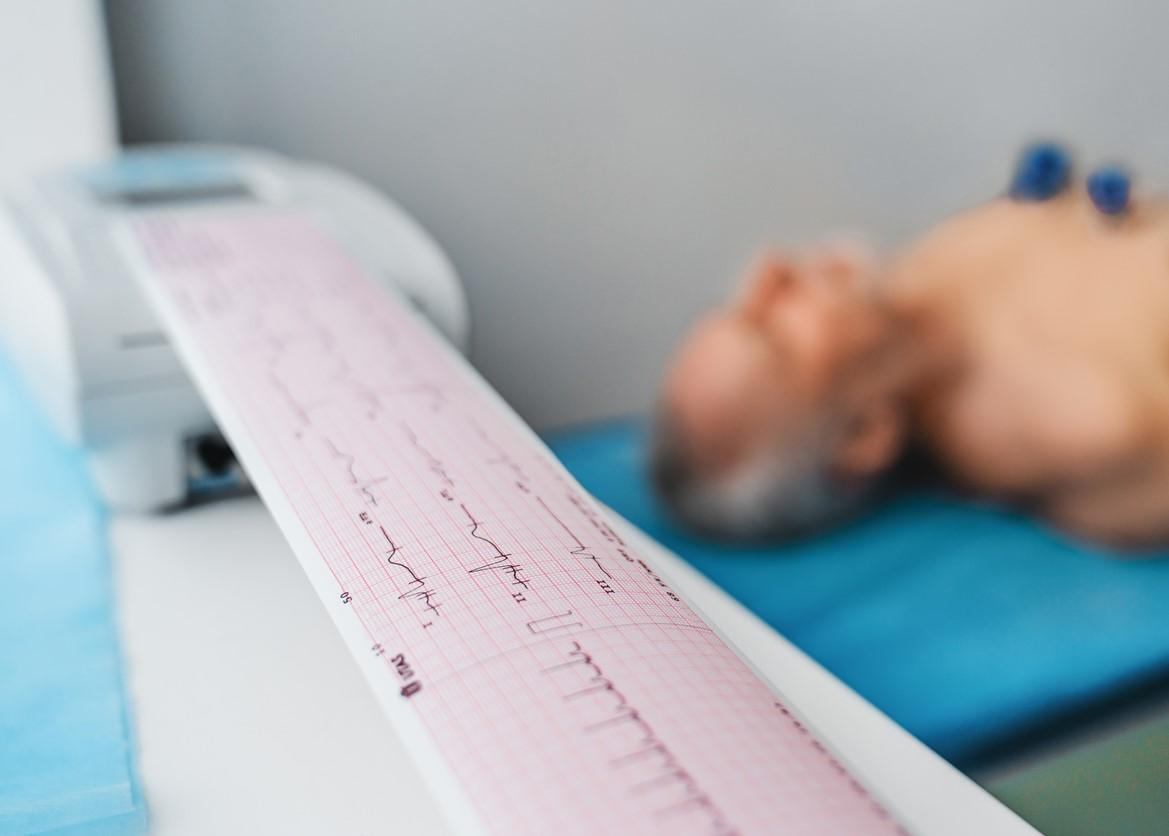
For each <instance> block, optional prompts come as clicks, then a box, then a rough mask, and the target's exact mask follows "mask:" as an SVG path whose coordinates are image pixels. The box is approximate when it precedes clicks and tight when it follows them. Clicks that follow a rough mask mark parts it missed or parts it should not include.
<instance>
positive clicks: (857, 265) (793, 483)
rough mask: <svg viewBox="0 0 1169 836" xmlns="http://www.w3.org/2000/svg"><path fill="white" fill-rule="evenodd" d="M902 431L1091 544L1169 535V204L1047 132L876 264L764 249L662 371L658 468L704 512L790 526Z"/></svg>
mask: <svg viewBox="0 0 1169 836" xmlns="http://www.w3.org/2000/svg"><path fill="white" fill-rule="evenodd" d="M910 441H916V442H919V443H921V444H922V445H923V446H924V447H925V448H926V449H927V450H929V451H930V452H931V453H932V454H933V455H934V457H936V459H937V460H938V461H939V462H940V463H941V464H942V465H943V467H945V468H946V469H947V470H948V471H949V473H950V474H951V475H952V477H953V478H954V479H955V480H956V481H957V482H958V483H960V484H961V485H964V486H966V487H968V488H970V489H972V490H974V491H976V492H979V493H981V494H984V495H987V496H991V497H996V498H1000V499H1003V500H1007V501H1010V502H1013V503H1016V504H1019V505H1022V506H1025V507H1027V508H1029V509H1032V510H1034V511H1035V512H1037V513H1039V514H1040V515H1042V516H1044V517H1046V518H1048V519H1050V520H1051V521H1053V522H1054V523H1055V524H1057V525H1059V526H1062V527H1064V528H1066V529H1068V530H1071V531H1073V532H1077V533H1079V534H1081V535H1083V536H1086V537H1088V538H1092V539H1096V540H1099V541H1103V542H1107V543H1111V544H1116V545H1144V544H1154V543H1164V542H1169V203H1162V202H1155V201H1153V200H1142V201H1130V199H1129V194H1128V183H1127V180H1126V178H1125V177H1124V175H1123V174H1122V173H1121V172H1119V171H1118V170H1116V169H1100V170H1097V172H1095V173H1094V174H1093V175H1092V176H1091V177H1090V178H1089V179H1088V182H1087V185H1086V186H1085V185H1083V184H1077V183H1074V182H1072V178H1071V176H1070V164H1069V162H1068V160H1067V156H1066V154H1064V153H1063V152H1062V150H1061V149H1059V148H1058V147H1055V146H1036V147H1033V148H1031V149H1028V151H1027V152H1025V153H1024V155H1023V157H1022V158H1021V161H1020V167H1019V169H1018V171H1017V172H1016V179H1015V183H1014V185H1013V186H1012V190H1011V197H1008V198H1003V199H999V200H995V201H992V202H990V203H988V204H985V205H983V206H979V207H977V208H975V209H972V210H969V211H967V212H964V213H961V214H959V215H957V216H955V217H953V218H951V219H949V220H947V221H944V222H943V223H941V224H940V225H939V226H937V227H936V228H934V229H933V230H931V231H930V232H929V233H928V234H926V235H925V236H924V237H923V238H921V239H920V240H919V241H917V242H916V243H915V244H914V245H912V246H911V247H910V248H909V249H908V250H907V251H906V252H904V253H902V254H901V255H900V256H898V257H897V258H895V259H893V260H892V261H891V262H890V263H888V264H886V265H883V266H882V265H877V264H875V263H872V262H871V261H870V260H868V259H866V258H865V257H864V256H863V255H861V254H860V253H856V252H851V251H848V250H845V249H841V248H839V247H838V248H829V249H825V250H821V251H818V252H810V253H806V254H804V255H802V256H800V257H795V256H790V255H785V254H780V253H775V252H768V253H764V254H763V255H761V256H759V257H758V259H757V260H756V261H755V263H754V266H752V267H751V268H750V270H749V272H748V275H747V277H746V281H745V283H744V285H743V287H742V290H741V292H740V293H739V294H738V295H737V296H736V297H735V298H734V299H733V300H732V301H731V302H730V303H729V304H727V305H726V306H725V307H723V308H721V309H719V310H717V311H715V312H713V313H711V314H710V315H708V316H707V317H706V318H705V319H703V320H702V321H701V322H700V323H698V325H697V326H696V327H695V328H694V329H693V330H692V332H691V333H690V334H689V335H688V336H687V337H686V339H685V341H684V342H683V344H682V345H681V346H680V348H679V349H678V351H677V354H676V356H675V357H674V359H673V361H672V363H671V365H670V367H669V370H668V372H667V374H666V378H665V381H664V385H663V390H662V397H661V409H660V413H659V421H658V428H657V438H656V442H655V449H654V458H653V475H654V478H655V482H656V483H657V485H658V488H659V490H660V492H661V493H662V495H663V496H664V497H665V498H666V500H667V501H668V503H669V504H670V505H671V506H672V507H673V508H674V509H675V510H676V511H677V512H678V513H679V514H681V515H682V516H683V517H685V518H686V519H688V520H689V521H691V522H692V523H693V524H695V525H697V526H699V527H702V528H705V529H707V530H710V531H714V532H718V533H724V534H732V535H741V536H758V535H767V534H785V533H788V534H790V533H799V532H803V531H807V530H811V529H815V528H818V527H821V526H824V525H826V524H830V523H832V522H833V521H835V520H838V519H840V518H841V517H843V516H845V515H847V514H848V513H849V512H850V511H851V510H852V509H853V508H854V507H856V506H857V504H858V503H860V502H862V501H863V499H864V498H865V496H866V495H867V494H868V493H869V491H870V489H871V487H872V486H873V485H874V484H875V483H876V482H877V481H878V480H879V478H880V477H881V476H882V474H884V473H885V472H887V471H888V470H889V469H890V468H891V467H892V465H893V464H894V463H895V462H896V461H897V460H898V458H899V457H900V455H901V454H902V452H903V450H904V449H905V447H906V445H907V443H909V442H910Z"/></svg>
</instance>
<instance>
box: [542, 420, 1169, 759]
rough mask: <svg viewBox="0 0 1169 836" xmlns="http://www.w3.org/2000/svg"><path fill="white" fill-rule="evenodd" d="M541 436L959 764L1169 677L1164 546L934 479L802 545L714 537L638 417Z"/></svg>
mask: <svg viewBox="0 0 1169 836" xmlns="http://www.w3.org/2000/svg"><path fill="white" fill-rule="evenodd" d="M547 440H548V442H549V444H550V445H551V447H552V449H553V451H554V452H555V453H556V454H557V455H558V456H559V457H560V459H561V460H562V461H563V462H564V464H565V466H566V467H567V468H568V469H569V470H570V471H571V472H572V473H573V474H574V475H575V476H576V477H577V478H578V479H579V480H580V481H581V482H582V483H583V484H584V486H585V487H586V488H587V489H588V490H589V491H591V492H592V493H593V494H594V495H595V496H596V497H597V498H598V499H599V500H601V501H602V502H604V503H606V504H608V505H609V506H610V507H611V508H613V510H615V511H616V512H617V513H619V514H621V515H622V516H624V517H625V518H626V519H628V520H629V521H630V522H632V523H633V524H634V525H636V526H638V527H639V528H641V529H642V530H644V531H645V532H646V533H647V534H649V535H650V536H652V537H654V538H655V539H657V540H658V541H660V542H661V543H662V544H663V545H665V546H667V547H669V548H670V549H672V550H673V551H675V552H676V553H677V554H679V555H681V556H682V557H683V558H685V559H686V560H688V561H689V562H690V563H692V564H693V565H694V566H695V567H697V568H698V569H699V570H700V571H702V572H704V573H705V574H706V575H707V576H709V577H710V578H711V579H712V580H713V581H715V582H716V583H718V584H719V585H720V586H722V587H723V588H724V589H726V590H727V592H729V593H730V594H731V595H733V596H734V597H735V598H737V599H738V600H739V601H740V602H742V603H743V604H744V605H745V606H747V607H748V608H749V609H751V610H752V611H754V612H755V613H756V614H757V615H758V616H759V617H760V618H762V619H763V620H764V621H766V622H767V623H768V624H770V625H771V626H772V627H774V628H775V629H776V630H778V631H779V632H780V633H782V634H783V635H784V636H786V637H787V638H788V639H790V640H791V641H793V642H794V643H795V644H796V645H798V646H799V647H800V648H802V649H803V650H804V651H805V652H806V653H808V654H809V655H810V656H812V657H813V658H815V659H816V660H817V661H819V662H820V663H821V664H822V665H824V666H825V667H826V668H827V669H828V670H830V671H832V672H833V673H834V674H836V675H837V676H838V677H840V679H842V680H844V681H845V682H847V683H848V684H849V685H851V686H852V687H853V688H854V689H855V690H857V691H858V692H860V693H861V694H862V695H863V696H865V697H866V698H867V699H868V700H869V701H871V702H872V703H873V704H875V705H876V706H877V707H878V708H880V709H882V710H883V711H884V712H886V713H887V714H888V715H889V716H891V717H892V718H893V719H894V720H896V721H897V722H898V723H900V724H901V725H903V726H904V727H905V728H907V729H908V730H909V731H910V732H912V733H913V734H914V735H916V736H917V737H919V738H920V739H921V740H923V741H924V742H925V743H926V744H927V745H929V746H931V747H932V748H934V749H935V750H936V751H938V752H939V753H940V754H942V755H943V756H945V757H947V758H949V759H950V760H952V761H955V762H958V763H960V764H961V763H969V762H971V760H972V759H974V760H977V759H979V758H980V757H982V756H984V755H985V753H987V752H989V751H993V750H1000V751H1001V750H1002V748H1003V747H1004V745H1005V744H1009V743H1010V741H1011V740H1017V739H1019V738H1020V737H1022V736H1024V735H1027V734H1029V733H1032V732H1033V731H1034V730H1035V729H1038V728H1041V727H1045V726H1049V725H1051V724H1052V723H1053V722H1054V721H1057V720H1059V719H1060V718H1063V717H1069V716H1072V715H1076V714H1081V713H1083V712H1084V711H1085V710H1087V709H1090V708H1091V707H1092V706H1098V705H1100V704H1101V703H1103V702H1105V701H1108V700H1110V699H1112V698H1114V697H1115V695H1117V694H1118V693H1123V692H1130V691H1132V690H1134V689H1136V688H1138V687H1146V686H1147V684H1148V683H1151V682H1155V681H1161V680H1163V679H1164V678H1165V677H1166V676H1169V560H1158V559H1143V560H1131V559H1130V560H1119V559H1117V558H1116V557H1115V556H1111V557H1110V556H1109V555H1108V553H1106V552H1104V551H1102V550H1099V549H1095V548H1092V547H1089V546H1086V545H1083V544H1080V543H1077V542H1073V541H1071V540H1069V539H1067V538H1065V537H1062V536H1060V535H1058V534H1056V533H1054V532H1052V531H1050V530H1048V529H1046V528H1044V527H1042V526H1040V525H1038V524H1037V523H1035V522H1033V521H1030V520H1027V519H1024V518H1021V517H1019V516H1016V515H1013V514H1010V513H1007V512H1004V511H1002V510H998V509H995V508H991V507H987V506H982V505H978V504H975V503H972V502H970V501H967V500H962V499H959V498H956V497H954V496H953V495H950V494H948V493H946V492H944V491H943V490H941V489H937V488H918V489H907V490H905V491H902V492H900V493H895V494H894V495H893V496H891V497H890V498H889V499H888V500H886V501H884V502H883V503H881V504H880V506H879V507H877V508H875V509H874V510H873V511H872V512H871V513H869V514H868V515H867V516H865V517H863V518H861V519H858V520H856V521H854V522H852V523H850V524H848V525H846V526H845V527H843V528H841V529H840V530H838V531H835V532H832V533H829V534H826V535H823V536H819V537H815V538H812V539H808V540H805V541H801V542H796V543H789V544H781V545H770V546H761V545H733V544H727V543H719V542H714V541H711V540H707V539H703V538H701V537H698V536H694V535H691V534H688V533H686V532H685V531H682V530H680V529H679V528H678V527H677V526H676V525H675V524H673V523H672V522H671V521H670V520H669V519H668V518H667V516H666V515H665V513H664V511H663V510H662V509H661V508H660V507H659V506H658V505H657V503H656V502H655V500H654V497H653V494H652V491H651V489H650V487H649V485H648V483H647V479H646V477H645V474H644V466H643V463H644V458H645V446H646V445H645V441H646V432H645V426H644V424H643V423H641V422H639V421H635V420H626V421H617V422H612V423H605V424H601V425H598V426H594V427H589V428H582V429H577V430H568V431H564V432H560V433H557V434H553V435H552V436H550V437H549V438H548V439H547ZM1164 556H1165V557H1169V552H1166V553H1165V554H1164Z"/></svg>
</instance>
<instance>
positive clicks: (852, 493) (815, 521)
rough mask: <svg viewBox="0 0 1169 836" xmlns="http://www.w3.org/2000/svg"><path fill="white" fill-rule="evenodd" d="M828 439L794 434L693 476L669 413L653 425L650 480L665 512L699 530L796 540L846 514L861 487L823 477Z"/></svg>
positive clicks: (859, 497) (855, 503) (826, 472)
mask: <svg viewBox="0 0 1169 836" xmlns="http://www.w3.org/2000/svg"><path fill="white" fill-rule="evenodd" d="M828 449H829V444H828V434H827V433H825V432H823V431H820V432H805V433H801V434H800V435H799V436H798V437H797V438H795V439H790V438H789V439H788V441H787V443H785V444H784V445H783V446H782V447H780V446H775V447H772V448H771V449H768V450H765V451H761V452H760V453H759V454H758V455H756V456H754V457H753V458H751V459H750V460H747V461H744V462H743V463H742V464H740V465H739V466H738V467H736V468H734V469H733V470H732V471H730V472H729V473H727V474H725V475H722V476H717V477H715V476H709V475H706V474H703V473H700V472H698V470H697V469H695V468H694V466H693V464H692V463H691V457H690V454H689V451H688V449H687V445H686V441H685V438H684V436H683V435H682V434H680V433H679V432H678V431H677V429H676V427H675V426H674V424H673V422H672V421H671V420H670V419H669V416H668V415H664V414H663V415H659V417H658V419H657V421H656V422H655V424H654V433H653V441H652V446H651V454H650V474H651V478H652V481H653V483H654V486H655V487H656V489H657V491H658V494H659V495H660V496H661V498H662V499H663V500H664V501H665V503H666V505H667V506H668V507H669V508H670V510H671V511H672V512H673V513H674V514H675V515H676V516H678V517H679V518H680V519H681V520H682V521H684V522H685V523H686V524H688V525H689V526H691V527H692V528H695V529H697V530H699V531H701V532H704V533H707V534H713V535H717V536H720V537H730V538H735V539H759V538H764V537H797V536H801V535H806V534H809V533H812V532H815V531H818V530H822V529H824V528H826V527H827V526H829V525H832V524H834V523H837V522H839V521H841V520H842V519H844V518H846V517H848V516H850V515H851V514H853V513H854V512H855V511H856V509H857V507H858V506H859V504H860V502H861V500H862V499H863V498H864V496H866V495H867V494H868V486H865V485H851V484H842V483H841V481H840V480H839V479H837V478H834V476H833V475H832V473H831V472H830V470H829V468H828V465H827V459H828V452H827V451H828Z"/></svg>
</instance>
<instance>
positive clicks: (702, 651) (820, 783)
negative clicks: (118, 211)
mask: <svg viewBox="0 0 1169 836" xmlns="http://www.w3.org/2000/svg"><path fill="white" fill-rule="evenodd" d="M134 239H135V241H136V249H137V250H138V251H139V253H140V254H141V256H142V258H143V260H144V263H145V264H146V269H145V271H144V272H145V274H146V275H145V276H144V280H145V281H146V282H148V283H150V284H149V287H148V290H149V291H150V294H151V295H152V297H153V298H154V299H155V301H156V303H157V304H158V305H159V307H160V309H161V311H162V313H163V315H164V317H163V318H164V320H165V321H166V323H167V324H168V327H169V328H170V329H171V331H172V337H174V338H175V342H176V343H177V344H178V347H179V349H180V353H182V354H183V356H184V360H185V361H186V363H187V365H188V367H189V368H190V369H191V371H192V373H193V375H194V377H195V378H196V380H197V381H198V382H199V383H200V385H201V388H203V389H204V392H205V394H206V395H207V397H208V399H209V401H210V405H211V408H212V410H213V412H215V414H216V416H217V418H218V419H219V420H220V422H221V424H222V425H223V426H224V428H225V430H226V431H227V433H228V435H229V437H230V440H231V441H232V442H233V444H234V445H235V447H236V449H237V451H238V452H239V453H240V455H241V458H242V460H243V464H244V466H245V468H246V469H247V470H248V471H249V473H251V474H252V476H253V481H255V482H256V483H257V485H259V486H260V488H261V492H262V493H263V494H264V498H265V500H267V501H268V503H269V505H270V507H272V508H273V511H274V513H276V516H277V521H278V522H279V523H280V524H281V526H282V527H283V528H284V529H285V533H286V534H288V536H289V539H290V541H291V542H292V543H293V546H294V549H295V550H296V551H297V555H298V558H299V559H300V560H301V561H302V563H303V564H304V565H305V568H306V570H307V571H308V573H309V576H310V578H312V579H313V582H314V584H315V585H316V587H317V592H318V594H319V595H320V596H321V598H322V600H323V601H324V602H325V604H326V606H328V607H330V608H331V609H332V612H333V615H334V617H335V618H336V619H337V620H338V624H339V626H341V627H342V632H343V633H344V634H346V636H347V637H349V644H350V649H351V650H352V651H353V652H354V654H355V655H357V656H358V659H359V661H360V662H361V663H362V666H363V669H364V670H365V672H366V674H367V677H368V678H369V679H370V682H371V685H372V686H373V687H374V689H375V691H376V692H377V693H378V696H379V698H380V699H381V701H382V703H383V705H385V706H386V709H387V712H388V713H389V714H390V717H391V719H393V720H394V721H395V722H396V723H398V724H399V728H400V729H403V728H407V729H419V730H421V733H422V737H423V738H424V739H425V740H426V741H428V744H427V745H429V746H432V747H433V750H434V752H435V753H436V754H437V756H438V757H437V759H434V760H431V761H426V762H428V763H440V764H441V767H436V769H435V771H436V772H442V774H441V775H438V774H435V775H432V776H431V778H432V780H433V781H434V782H435V786H436V787H438V788H439V791H440V792H441V790H442V788H443V787H449V786H452V785H454V786H459V787H461V788H462V791H463V793H464V794H463V795H462V796H461V797H462V798H465V799H466V801H467V803H468V805H469V807H470V808H471V809H470V810H469V812H468V815H467V816H463V817H460V818H459V819H458V820H459V821H463V822H466V821H468V820H475V821H477V822H478V823H479V824H480V825H481V826H482V827H483V828H484V829H485V830H487V831H489V832H498V833H532V834H537V833H551V832H557V833H564V834H574V833H670V834H687V833H694V834H731V833H793V834H843V833H849V834H862V833H874V834H878V833H879V834H884V833H897V832H900V831H899V827H898V826H897V824H896V823H895V822H894V821H893V819H892V818H891V817H890V816H889V815H888V814H887V813H886V812H885V810H884V809H882V808H881V806H880V805H879V804H877V803H876V802H875V801H874V799H873V798H871V797H870V796H869V795H868V793H867V792H866V791H865V790H864V789H863V788H862V787H861V785H860V784H859V783H858V782H857V781H856V780H855V779H854V778H853V777H852V776H851V775H849V774H848V772H847V771H846V770H845V769H844V767H842V766H841V765H840V764H839V763H838V762H837V761H836V760H835V759H834V758H833V757H832V756H831V755H830V754H829V752H828V750H827V749H826V747H824V746H823V745H822V744H821V743H820V742H819V741H818V740H816V739H815V738H814V737H813V736H812V735H811V733H810V732H809V731H808V730H807V729H805V728H804V727H803V726H802V725H801V724H800V723H799V721H798V720H797V719H796V717H795V716H794V714H793V713H792V712H791V711H790V710H789V708H788V707H786V706H784V705H783V704H782V703H781V702H779V701H777V699H776V697H775V695H774V694H772V693H771V691H770V690H769V689H768V687H767V686H766V685H765V684H764V683H763V682H761V681H760V680H759V679H758V678H757V677H756V676H755V675H754V674H753V673H752V672H751V670H750V669H749V668H748V667H747V666H746V665H745V664H744V663H743V662H742V661H741V660H740V659H739V658H738V657H737V656H736V655H735V653H734V652H733V651H732V650H731V649H730V648H728V647H727V646H726V645H725V644H724V643H723V642H722V640H721V639H720V638H719V637H718V636H717V635H716V634H715V633H714V631H712V630H711V629H710V627H708V626H707V625H706V624H705V623H704V622H703V621H702V620H701V618H699V617H698V616H697V615H696V614H695V613H694V612H693V611H692V610H691V609H689V608H688V607H687V606H686V605H685V604H684V603H683V602H682V601H681V599H680V598H679V596H678V595H677V594H676V593H674V591H673V590H671V589H670V587H669V584H668V583H667V582H666V581H665V580H664V579H662V578H661V577H660V576H659V575H658V573H657V572H656V571H655V570H654V569H653V567H652V566H651V565H650V564H649V563H647V562H646V561H645V560H644V559H642V558H641V557H639V556H637V555H636V554H635V553H633V551H632V550H631V549H630V548H629V547H628V545H627V544H626V543H624V542H623V541H622V539H621V537H620V536H619V535H618V534H617V532H616V531H615V530H614V529H613V528H612V527H611V526H610V525H609V524H608V523H607V522H606V521H605V518H604V514H603V513H602V512H601V511H600V509H599V508H598V507H597V506H596V504H595V503H594V502H593V501H592V500H591V499H590V498H589V497H588V496H587V495H586V494H584V492H583V491H582V490H581V489H580V488H579V487H578V486H577V485H576V484H575V483H574V482H573V481H572V479H571V477H569V476H567V474H566V473H564V471H563V470H562V469H561V468H560V467H559V466H558V465H557V464H556V463H555V462H554V460H553V459H552V458H551V455H550V454H549V453H548V452H547V450H546V449H544V448H543V447H542V446H541V445H540V444H539V443H538V442H537V441H536V440H535V439H534V437H532V436H531V435H530V433H529V432H528V431H527V430H526V428H524V427H523V426H522V424H521V423H520V422H519V419H517V418H516V417H515V416H514V414H512V413H511V412H510V411H509V410H508V409H507V407H506V406H505V405H504V404H503V402H502V401H501V400H499V399H498V397H497V396H495V395H494V393H492V392H491V391H490V390H489V389H488V388H487V387H486V386H485V385H484V384H483V383H482V382H481V381H480V380H478V379H477V378H476V376H475V374H474V372H473V371H471V370H470V368H469V367H468V366H466V364H465V363H464V362H463V361H462V359H461V358H459V357H457V355H456V354H455V353H454V352H453V350H451V349H450V348H449V347H448V346H446V345H444V344H443V343H442V341H441V338H440V337H438V336H437V335H436V334H435V332H434V331H433V330H432V329H431V328H430V327H429V326H428V325H427V324H426V323H425V322H423V321H421V320H420V319H419V318H418V316H417V315H416V314H415V313H413V312H412V311H411V310H409V308H408V307H407V306H406V305H405V304H403V303H402V302H400V301H399V299H398V298H397V296H396V295H395V294H394V293H392V292H390V291H389V290H388V289H386V288H384V287H380V286H378V285H377V284H376V283H375V282H374V280H372V279H371V278H370V277H369V276H368V275H367V274H366V273H364V272H363V270H362V269H361V268H360V267H358V266H357V265H356V264H355V263H354V262H353V261H351V260H350V259H349V258H348V257H347V256H346V255H345V253H344V252H343V251H342V250H341V249H340V248H339V247H338V246H337V245H336V244H334V243H333V242H332V241H331V240H330V239H329V237H328V236H327V234H326V233H324V232H323V231H322V230H321V229H320V228H319V227H318V226H317V225H316V224H315V223H314V222H313V221H312V220H310V219H308V218H307V217H304V216H300V215H296V214H292V213H269V212H258V213H254V214H236V215H232V216H230V217H227V216H220V217H216V216H211V215H209V216H203V217H196V216H190V217H181V216H171V217H161V216H160V217H156V218H148V219H144V220H141V221H139V222H137V224H136V226H135V227H134ZM257 474H259V477H260V478H257ZM284 509H288V510H287V511H286V510H284ZM323 569H327V572H326V571H323ZM354 636H356V637H357V638H352V637H354ZM444 800H446V801H448V802H449V803H452V804H453V803H456V802H454V801H453V800H451V799H444Z"/></svg>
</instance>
